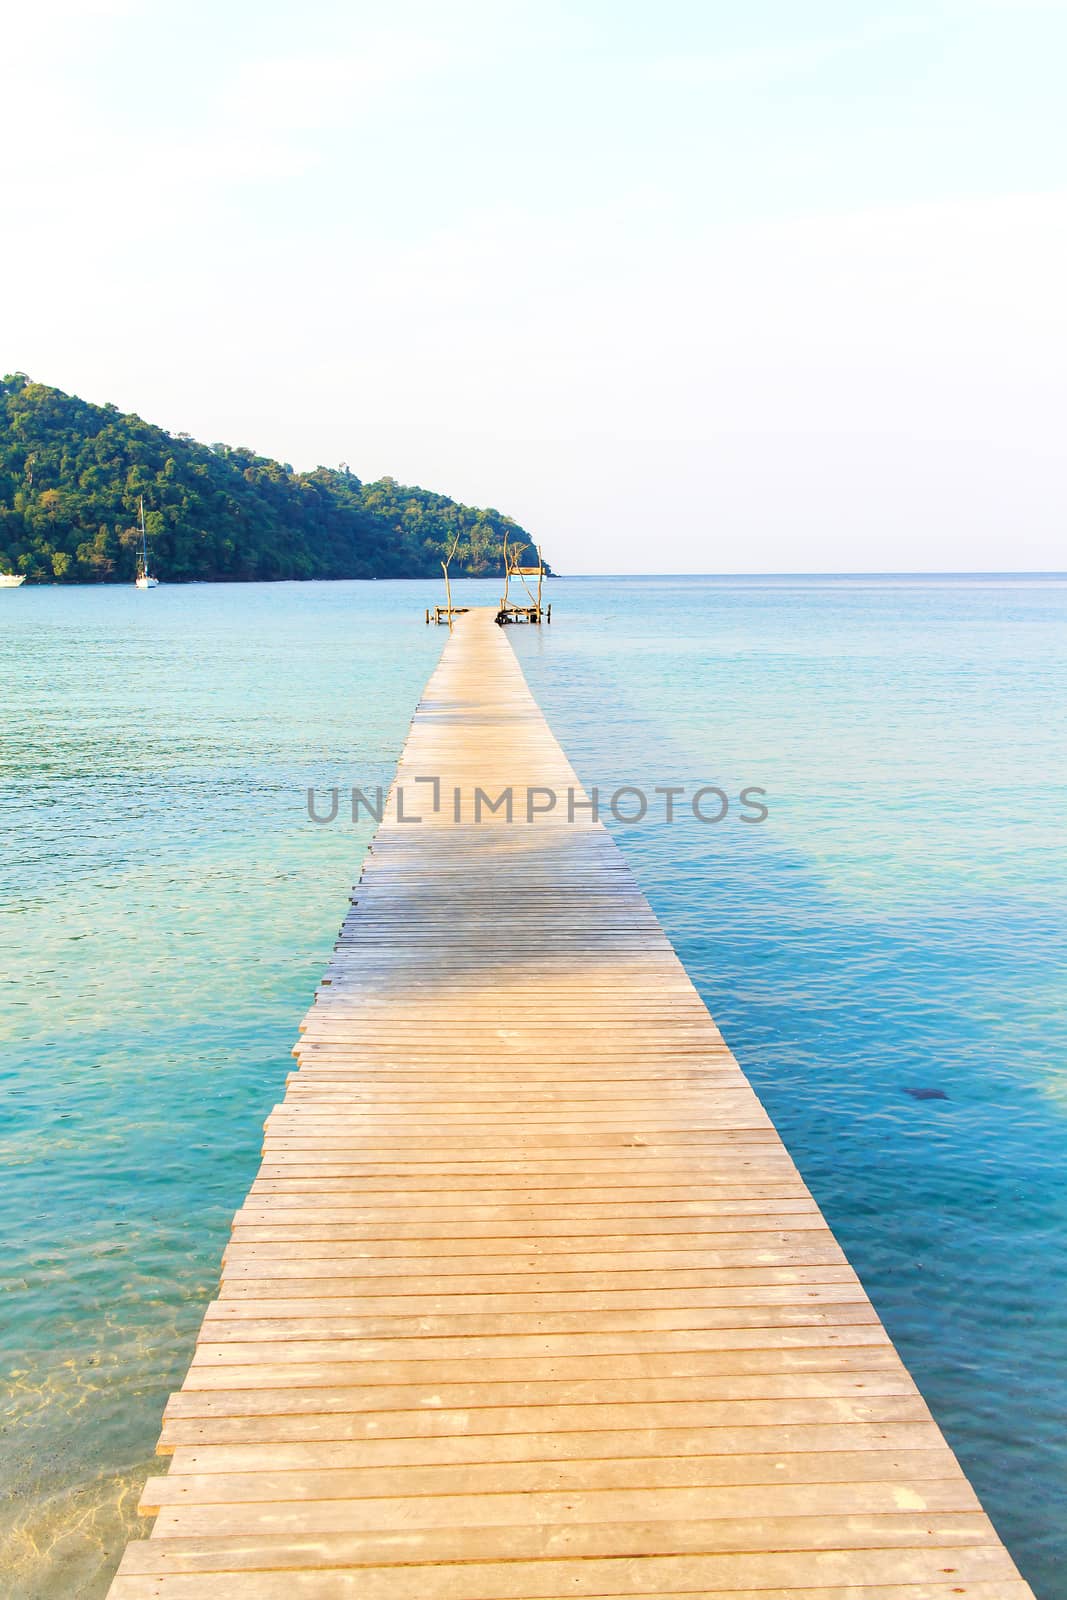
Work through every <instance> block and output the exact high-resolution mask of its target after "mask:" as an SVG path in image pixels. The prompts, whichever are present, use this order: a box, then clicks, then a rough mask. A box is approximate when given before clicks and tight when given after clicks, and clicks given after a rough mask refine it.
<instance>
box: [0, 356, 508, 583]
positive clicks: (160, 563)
mask: <svg viewBox="0 0 1067 1600" xmlns="http://www.w3.org/2000/svg"><path fill="white" fill-rule="evenodd" d="M142 496H143V498H144V509H145V522H146V525H147V529H148V546H149V564H150V566H151V569H152V571H153V573H157V574H158V575H159V577H160V578H162V579H163V580H164V582H167V583H181V582H191V581H193V580H195V579H226V580H231V581H232V580H239V579H266V578H417V577H424V576H434V577H436V576H439V575H440V572H441V565H440V563H441V558H442V556H444V555H447V553H448V551H449V550H450V549H451V547H452V543H453V540H454V539H455V537H456V535H457V533H458V534H459V535H460V542H459V547H458V550H457V552H456V555H455V558H454V560H453V563H452V567H451V571H452V572H453V573H457V574H458V573H469V574H477V575H482V574H489V573H498V572H501V571H502V568H503V536H504V534H505V532H506V534H507V537H508V542H509V543H512V542H514V541H515V540H526V541H529V535H528V534H526V533H525V532H524V531H523V530H522V529H521V528H519V527H518V526H517V525H516V524H515V523H514V522H512V521H511V519H510V518H509V517H505V516H502V515H501V514H500V512H499V511H482V510H478V509H476V508H474V507H472V506H463V505H458V504H457V503H456V501H454V500H449V499H448V498H447V496H445V495H441V494H432V493H431V492H430V491H429V490H427V489H410V488H405V487H403V486H402V485H401V484H398V483H395V482H394V481H393V479H392V478H381V479H379V481H378V482H377V483H361V482H360V480H359V479H358V478H357V477H355V475H354V474H353V473H351V472H349V471H348V469H347V467H341V468H339V469H337V470H333V469H331V468H327V467H318V468H316V470H315V471H314V472H294V471H293V469H292V468H291V467H289V466H283V465H282V464H281V463H280V462H277V461H269V460H267V459H266V458H265V457H263V456H257V455H256V454H255V452H254V451H252V450H245V449H240V448H238V449H233V448H231V447H230V446H228V445H221V444H213V445H205V444H198V443H197V441H196V440H195V439H192V438H190V437H189V435H188V434H183V433H179V434H170V433H166V432H164V430H163V429H162V428H155V427H153V426H152V425H151V424H150V423H148V422H142V420H141V418H140V417H137V416H132V415H125V414H124V413H122V412H120V411H119V410H118V409H117V407H115V406H111V405H105V406H95V405H89V404H88V403H87V402H86V401H84V400H79V399H77V398H76V397H75V396H73V395H68V394H63V393H62V392H61V391H60V390H58V389H49V388H47V387H46V386H45V385H44V384H42V383H33V382H31V381H30V379H29V378H27V377H25V376H24V375H23V374H21V373H18V374H16V375H15V376H13V377H7V378H4V379H3V380H0V571H3V572H24V573H26V575H27V577H28V579H29V581H30V582H31V583H32V582H34V581H35V580H36V581H40V582H47V583H56V582H59V583H129V582H132V580H133V578H134V576H135V574H136V567H137V551H138V547H139V541H140V535H139V533H138V530H137V520H138V515H137V505H138V500H139V498H141V497H142Z"/></svg>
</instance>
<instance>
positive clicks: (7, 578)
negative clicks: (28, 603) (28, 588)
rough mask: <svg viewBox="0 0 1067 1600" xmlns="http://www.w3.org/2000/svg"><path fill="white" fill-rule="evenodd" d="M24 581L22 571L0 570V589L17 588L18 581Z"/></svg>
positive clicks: (24, 577) (24, 576)
mask: <svg viewBox="0 0 1067 1600" xmlns="http://www.w3.org/2000/svg"><path fill="white" fill-rule="evenodd" d="M25 582H26V574H25V573H24V572H0V589H17V588H18V586H19V584H20V583H25Z"/></svg>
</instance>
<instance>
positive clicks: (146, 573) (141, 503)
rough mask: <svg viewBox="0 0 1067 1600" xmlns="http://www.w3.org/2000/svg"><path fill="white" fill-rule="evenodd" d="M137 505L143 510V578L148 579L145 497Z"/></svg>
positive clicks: (140, 498)
mask: <svg viewBox="0 0 1067 1600" xmlns="http://www.w3.org/2000/svg"><path fill="white" fill-rule="evenodd" d="M137 504H138V505H139V506H140V508H141V576H142V577H145V578H147V577H148V536H147V534H146V533H145V528H144V495H141V496H140V497H139V499H138V502H137Z"/></svg>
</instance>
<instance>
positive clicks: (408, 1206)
mask: <svg viewBox="0 0 1067 1600" xmlns="http://www.w3.org/2000/svg"><path fill="white" fill-rule="evenodd" d="M493 615H494V613H493V612H492V611H489V610H486V611H481V610H477V611H471V612H469V613H467V614H466V615H465V616H460V617H458V618H457V619H456V623H455V631H454V633H453V634H451V635H450V637H449V639H448V642H447V644H446V646H445V650H444V654H443V656H442V659H441V662H440V665H439V666H438V668H437V670H436V671H435V672H434V674H433V676H432V677H431V679H430V682H429V684H428V686H427V689H426V691H425V696H424V698H423V700H422V702H421V704H420V706H419V708H418V712H417V714H416V716H415V719H414V721H413V723H412V728H411V733H410V736H409V738H408V741H407V744H406V746H405V749H404V752H403V755H402V757H401V761H400V765H399V769H398V781H399V782H400V784H401V785H402V786H403V789H404V808H405V813H406V814H407V815H409V816H410V815H413V814H415V815H419V816H421V818H422V820H421V821H418V822H408V821H402V820H400V817H399V816H398V807H397V803H396V799H397V797H396V795H395V793H394V796H393V799H392V800H391V803H390V807H389V810H388V812H387V815H386V818H385V820H384V821H383V823H382V825H381V827H380V828H379V830H378V833H377V835H376V837H375V840H374V844H373V847H372V850H371V852H370V854H369V856H368V858H367V861H366V864H365V867H364V871H363V876H362V879H361V881H360V884H359V886H358V888H357V889H356V890H355V900H354V903H353V905H352V908H351V910H350V913H349V915H348V916H347V918H346V919H345V923H344V927H343V929H342V932H341V937H340V940H339V943H338V945H337V949H336V953H335V955H334V957H333V959H332V961H331V962H330V965H329V968H328V971H327V973H326V976H325V979H324V982H323V986H322V988H321V989H320V990H319V992H318V994H317V996H316V1001H315V1004H314V1005H313V1006H312V1008H311V1010H310V1012H309V1013H308V1016H307V1019H306V1026H305V1028H304V1031H303V1035H302V1039H301V1042H300V1044H299V1046H298V1047H297V1053H298V1056H299V1063H300V1064H299V1070H298V1071H297V1072H295V1073H294V1074H293V1075H292V1078H291V1080H290V1082H289V1085H288V1088H287V1092H286V1096H285V1100H284V1102H283V1104H282V1105H280V1106H279V1107H278V1108H277V1109H276V1110H275V1111H274V1113H273V1114H272V1115H271V1117H270V1119H269V1121H268V1123H267V1128H266V1143H265V1146H264V1156H263V1165H262V1167H261V1169H260V1172H259V1175H258V1177H257V1178H256V1180H255V1182H254V1184H253V1185H252V1188H251V1191H250V1192H249V1195H248V1198H247V1200H246V1202H245V1204H244V1205H243V1207H242V1208H241V1210H240V1211H239V1212H238V1214H237V1217H236V1219H235V1223H234V1231H233V1240H232V1243H231V1244H230V1246H229V1248H228V1250H227V1252H226V1258H225V1267H224V1273H223V1279H222V1287H221V1291H220V1295H219V1298H218V1299H217V1300H215V1301H214V1302H213V1303H212V1304H211V1305H210V1306H209V1308H208V1311H207V1314H206V1316H205V1319H204V1324H203V1328H202V1331H201V1334H200V1339H199V1343H198V1345H197V1349H196V1354H195V1356H194V1359H193V1362H192V1365H191V1366H190V1368H189V1372H188V1376H187V1377H186V1380H185V1383H184V1385H183V1387H182V1389H181V1391H180V1393H178V1394H176V1395H174V1396H173V1397H172V1399H171V1401H170V1403H169V1404H168V1406H167V1410H166V1416H165V1421H164V1426H163V1434H162V1439H161V1443H160V1448H161V1450H162V1451H163V1453H165V1454H169V1455H170V1456H171V1461H170V1469H169V1471H168V1473H167V1474H166V1475H165V1476H160V1477H157V1478H153V1479H151V1480H150V1481H149V1483H148V1485H147V1487H146V1489H145V1493H144V1499H143V1509H145V1510H146V1511H149V1512H158V1515H157V1517H156V1522H155V1525H154V1528H153V1530H152V1533H151V1536H150V1537H148V1538H146V1539H144V1540H142V1541H139V1542H136V1543H133V1544H131V1545H130V1546H129V1548H128V1549H127V1551H126V1554H125V1556H124V1558H123V1561H122V1564H121V1567H120V1569H119V1575H118V1576H117V1577H116V1579H115V1581H114V1584H113V1586H112V1589H111V1597H112V1600H148V1597H152V1600H201V1597H203V1600H214V1597H223V1600H535V1597H536V1600H563V1597H564V1596H580V1597H582V1600H595V1597H600V1600H606V1597H609V1596H643V1597H650V1596H667V1595H671V1596H676V1597H680V1596H690V1597H695V1596H704V1597H708V1600H715V1597H718V1600H726V1597H727V1596H732V1597H735V1600H736V1597H748V1600H786V1597H788V1596H796V1597H797V1600H801V1597H803V1600H941V1597H944V1600H949V1597H953V1596H968V1597H970V1600H1024V1597H1030V1596H1031V1591H1030V1589H1029V1588H1028V1586H1027V1585H1026V1584H1025V1583H1024V1582H1023V1581H1022V1580H1021V1579H1020V1577H1019V1575H1018V1573H1017V1571H1016V1568H1015V1567H1014V1565H1013V1563H1012V1561H1011V1559H1010V1557H1009V1556H1008V1554H1007V1552H1006V1551H1005V1549H1004V1547H1003V1546H1002V1544H1001V1543H1000V1540H999V1539H998V1537H997V1534H996V1532H995V1531H994V1529H993V1527H992V1526H991V1524H990V1523H989V1521H988V1519H987V1518H986V1516H985V1515H984V1513H983V1512H982V1509H981V1507H980V1505H979V1504H978V1501H977V1499H976V1497H975V1495H974V1492H973V1490H972V1489H971V1487H970V1485H969V1484H968V1482H967V1480H966V1478H965V1477H964V1475H963V1473H962V1471H961V1469H960V1467H959V1465H958V1463H957V1461H956V1459H955V1457H954V1456H953V1454H952V1452H951V1450H950V1449H949V1448H948V1446H947V1445H946V1443H945V1441H944V1439H943V1438H942V1436H941V1434H940V1432H939V1430H938V1428H937V1426H936V1425H935V1423H934V1422H933V1420H932V1419H931V1416H930V1413H929V1411H928V1410H927V1408H926V1405H925V1404H924V1402H923V1400H922V1397H921V1396H920V1394H919V1393H918V1390H917V1389H916V1387H915V1385H914V1383H913V1382H912V1380H911V1378H910V1377H909V1376H908V1373H907V1372H906V1370H905V1368H904V1366H903V1365H902V1363H901V1361H900V1359H899V1357H898V1355H897V1354H896V1352H895V1350H894V1348H893V1346H892V1344H891V1343H890V1341H889V1338H888V1336H887V1335H886V1333H885V1331H884V1329H883V1328H882V1326H881V1324H880V1322H879V1320H878V1318H877V1316H876V1314H875V1312H874V1310H873V1308H872V1306H871V1304H870V1302H869V1300H868V1299H867V1297H866V1295H865V1294H864V1292H863V1289H862V1287H861V1286H860V1283H859V1281H858V1279H857V1278H856V1275H855V1273H854V1272H853V1271H852V1269H851V1268H850V1267H849V1265H848V1262H847V1261H846V1260H845V1257H844V1255H843V1254H842V1251H841V1249H840V1247H839V1246H838V1244H837V1243H836V1241H835V1240H834V1237H833V1235H832V1234H831V1232H830V1230H829V1228H828V1227H827V1225H826V1223H825V1222H824V1220H823V1218H822V1216H821V1215H820V1213H819V1211H818V1209H817V1208H816V1206H815V1203H814V1201H813V1200H812V1199H811V1196H810V1195H809V1194H808V1191H807V1189H806V1188H805V1186H804V1183H803V1182H802V1180H801V1178H800V1177H799V1175H798V1173H797V1171H796V1168H795V1167H794V1165H793V1163H792V1161H791V1160H790V1158H789V1156H788V1154H787V1153H786V1150H785V1148H784V1146H783V1145H782V1142H781V1140H780V1138H779V1137H778V1135H777V1133H776V1132H775V1129H774V1127H773V1126H772V1124H771V1122H770V1120H769V1118H768V1117H767V1114H766V1113H765V1111H764V1110H763V1108H762V1106H761V1105H760V1103H759V1101H758V1100H757V1098H756V1096H755V1095H754V1094H753V1092H752V1090H751V1089H750V1088H749V1086H748V1084H747V1082H746V1080H745V1078H744V1076H743V1075H742V1073H741V1071H740V1069H739V1068H738V1066H737V1064H736V1062H735V1061H734V1059H733V1057H732V1056H731V1054H730V1052H729V1050H728V1049H727V1048H726V1046H725V1044H724V1043H723V1040H722V1037H721V1035H720V1034H719V1032H718V1030H717V1029H716V1027H715V1024H714V1023H713V1021H712V1020H711V1017H710V1016H709V1015H708V1012H707V1010H706V1009H705V1007H704V1005H703V1004H702V1002H701V1000H700V998H699V996H698V995H697V993H696V991H695V990H694V988H693V986H692V984H691V983H690V981H689V978H688V977H687V975H686V973H685V971H684V969H683V967H682V966H681V963H680V962H679V960H678V958H677V956H676V955H675V953H674V951H673V949H672V947H671V945H670V943H669V941H668V940H667V938H666V936H665V934H664V933H663V931H662V929H661V928H660V926H659V924H658V922H657V921H656V918H655V916H654V915H653V913H652V911H651V909H650V907H649V905H648V903H647V902H646V900H645V899H644V896H643V895H642V894H641V892H640V891H639V889H638V887H637V885H636V883H635V881H634V879H633V877H632V875H631V873H630V871H629V869H628V867H627V865H626V862H625V860H624V858H623V856H622V854H621V853H620V851H619V850H618V849H617V847H616V846H615V844H614V843H613V841H612V839H611V837H610V836H609V834H608V833H607V832H606V831H605V830H604V829H603V828H602V827H601V826H600V825H599V824H597V823H594V822H593V821H592V820H591V818H590V816H589V813H588V812H587V811H584V810H578V811H577V813H576V816H575V820H574V821H573V822H569V821H568V819H567V810H566V799H565V797H566V792H567V790H568V788H571V787H573V788H575V789H577V788H578V787H579V786H578V782H577V779H576V777H575V775H574V773H573V771H572V769H571V767H570V766H569V764H568V762H567V760H566V758H565V756H564V755H563V752H562V751H561V750H560V748H559V746H558V744H557V743H556V741H555V739H554V738H553V736H552V733H551V731H550V730H549V728H548V726H547V724H546V722H545V720H544V718H543V716H542V715H541V712H540V710H539V708H538V706H537V704H536V702H535V701H534V699H533V697H532V696H531V694H530V692H529V690H528V688H527V686H526V683H525V680H524V678H523V675H522V673H521V671H520V669H519V666H518V663H517V661H516V658H515V656H514V653H513V651H512V649H511V646H510V644H509V642H508V638H507V631H506V630H502V629H500V628H498V627H496V626H495V625H494V622H493ZM435 776H439V777H440V780H441V788H440V795H439V803H440V809H439V810H438V811H437V812H436V813H435V812H434V811H433V810H432V803H433V798H434V794H433V785H432V784H430V783H426V782H423V783H417V782H416V781H415V780H416V779H418V778H423V779H427V778H431V777H435ZM508 786H511V787H512V789H513V791H514V803H515V811H514V821H513V822H512V823H510V824H509V823H508V822H507V820H506V816H505V814H504V810H503V808H502V809H501V810H499V811H497V812H495V813H493V812H490V811H488V810H487V809H485V808H484V806H483V809H482V815H481V816H480V818H478V819H477V820H476V818H475V814H474V803H475V801H474V796H475V789H476V788H478V787H480V788H481V789H482V790H483V791H485V793H486V794H488V795H489V796H490V798H492V799H495V798H496V797H497V796H498V795H499V793H500V792H501V791H502V790H504V789H506V788H507V787H508ZM455 788H459V789H460V790H461V791H462V802H461V807H460V811H459V820H458V821H457V820H456V814H455V811H454V805H453V790H454V789H455ZM540 789H551V790H554V791H555V792H556V793H557V794H558V795H560V797H561V803H560V804H558V805H557V807H556V809H555V811H554V812H552V813H551V814H547V815H540V816H537V817H535V820H533V821H532V822H527V821H526V820H525V818H526V811H525V804H526V795H527V792H528V791H531V790H540ZM542 803H546V802H544V797H543V796H540V797H539V798H537V799H536V800H535V804H536V805H540V804H542ZM887 1225H888V1219H887Z"/></svg>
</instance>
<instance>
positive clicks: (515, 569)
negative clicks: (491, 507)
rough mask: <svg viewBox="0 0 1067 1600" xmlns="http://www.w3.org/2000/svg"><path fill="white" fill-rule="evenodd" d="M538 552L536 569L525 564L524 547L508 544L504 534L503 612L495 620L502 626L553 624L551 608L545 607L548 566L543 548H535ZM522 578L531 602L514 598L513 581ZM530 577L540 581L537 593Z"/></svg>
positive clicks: (501, 607) (536, 546)
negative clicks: (529, 581)
mask: <svg viewBox="0 0 1067 1600" xmlns="http://www.w3.org/2000/svg"><path fill="white" fill-rule="evenodd" d="M534 549H535V550H536V551H537V565H536V567H529V566H523V565H522V557H523V553H524V551H525V550H526V545H525V544H518V543H516V544H511V545H509V544H508V536H507V534H505V535H504V593H503V595H502V596H501V599H500V609H499V611H498V612H497V615H496V620H497V622H498V623H500V624H501V625H502V626H503V625H504V624H505V623H508V622H533V623H541V622H551V621H552V607H551V605H548V606H547V607H546V606H544V605H543V604H542V598H541V597H542V592H543V585H544V579H545V563H544V560H543V558H542V555H541V546H540V545H535V546H534ZM512 578H518V579H520V581H521V583H522V587H523V588H524V589H525V590H526V594H527V596H528V599H527V600H526V601H521V600H520V601H519V602H518V603H516V602H515V601H514V600H512V598H511V580H512ZM527 578H536V579H537V593H536V594H534V591H533V590H532V589H531V588H530V585H529V584H528V583H527V581H526V580H527Z"/></svg>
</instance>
